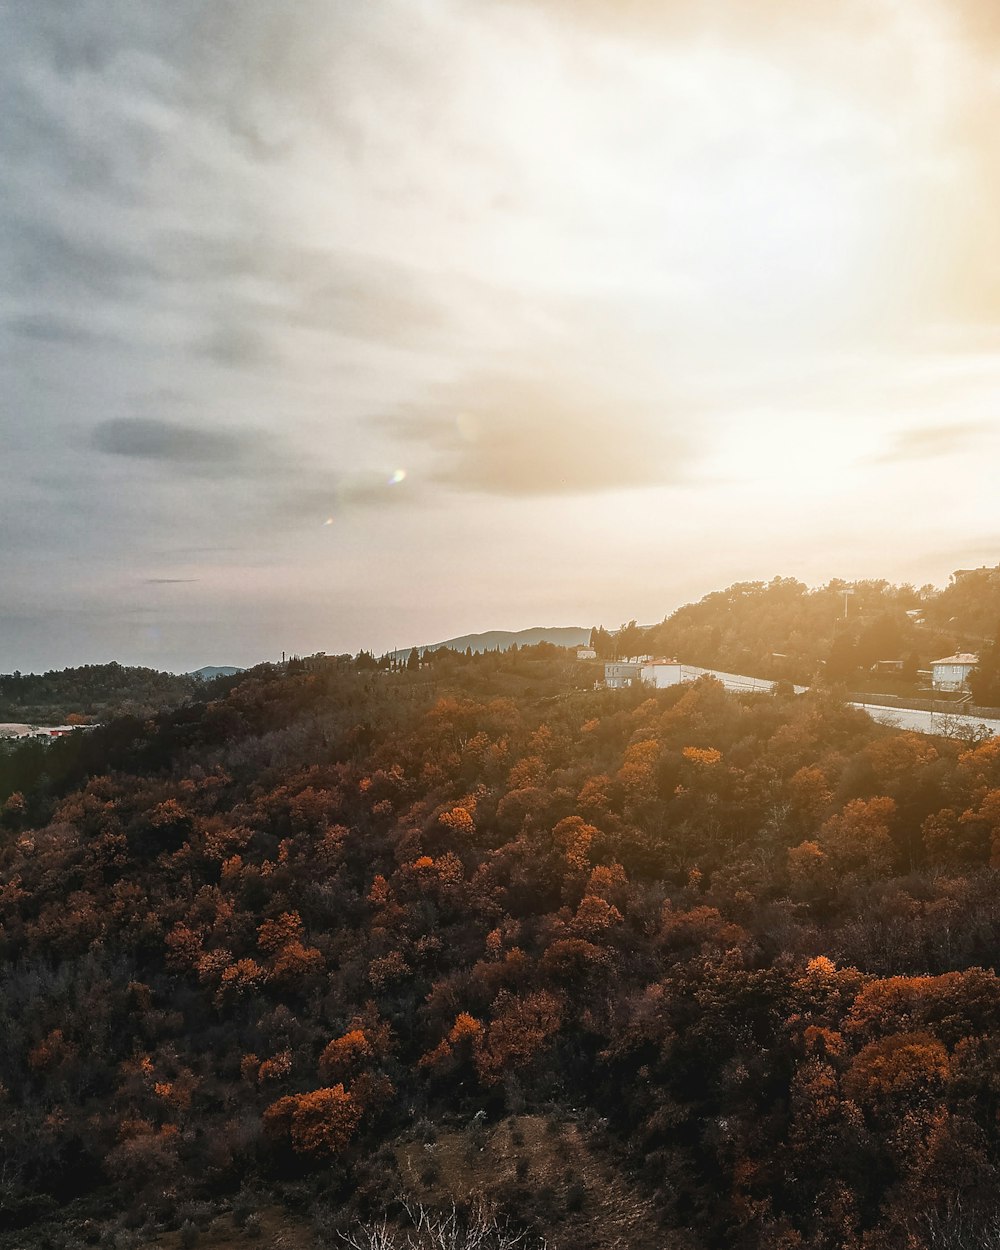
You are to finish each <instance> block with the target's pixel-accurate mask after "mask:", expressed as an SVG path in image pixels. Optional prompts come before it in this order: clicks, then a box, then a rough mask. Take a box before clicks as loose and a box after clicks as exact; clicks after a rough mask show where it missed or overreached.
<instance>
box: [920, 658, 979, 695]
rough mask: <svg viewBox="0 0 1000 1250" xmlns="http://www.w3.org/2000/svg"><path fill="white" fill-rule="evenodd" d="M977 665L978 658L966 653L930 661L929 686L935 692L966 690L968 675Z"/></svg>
mask: <svg viewBox="0 0 1000 1250" xmlns="http://www.w3.org/2000/svg"><path fill="white" fill-rule="evenodd" d="M978 663H979V656H978V655H972V654H970V653H969V652H967V651H962V652H959V654H958V655H946V656H945V657H944V659H943V660H932V661H931V685H932V686H933V687H934V689H935V690H968V688H969V674H970V673H971V672H972V670H973V669H974V668H975V667H976V665H977V664H978Z"/></svg>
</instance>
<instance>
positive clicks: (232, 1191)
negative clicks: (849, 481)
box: [0, 648, 1000, 1250]
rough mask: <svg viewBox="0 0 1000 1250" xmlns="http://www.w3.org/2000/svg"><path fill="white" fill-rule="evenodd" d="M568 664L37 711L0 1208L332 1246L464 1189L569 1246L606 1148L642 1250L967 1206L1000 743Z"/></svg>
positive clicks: (302, 678) (121, 1232) (149, 1239)
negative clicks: (620, 682) (58, 716)
mask: <svg viewBox="0 0 1000 1250" xmlns="http://www.w3.org/2000/svg"><path fill="white" fill-rule="evenodd" d="M583 667H584V666H582V665H579V664H577V663H576V662H575V661H574V660H572V659H569V658H566V657H564V656H562V655H560V654H558V653H556V654H553V652H552V651H551V650H549V649H547V648H538V649H537V650H535V651H532V650H531V649H528V650H522V651H519V652H517V653H511V654H509V655H507V656H497V655H495V654H489V655H483V656H481V657H478V658H472V659H467V658H465V657H459V656H457V655H452V654H447V655H446V656H443V657H441V658H437V657H435V659H434V661H433V662H432V663H431V664H430V665H428V666H426V667H425V668H423V669H420V670H418V671H415V672H414V671H403V672H399V673H392V674H383V673H372V672H370V671H369V670H365V671H352V670H351V669H349V668H347V667H337V668H334V669H330V670H325V671H319V672H308V673H303V674H299V675H294V676H288V675H282V674H281V673H279V672H277V671H276V670H274V669H268V668H262V669H260V670H256V671H254V672H251V673H250V674H248V675H247V677H246V678H245V679H244V680H243V681H242V682H240V683H239V684H238V685H236V686H235V687H234V688H232V689H231V690H230V691H229V692H228V693H227V694H226V695H225V696H224V697H222V698H218V699H212V700H207V701H203V702H200V703H193V704H191V705H189V706H185V707H183V708H180V709H178V710H176V711H172V712H166V713H163V714H161V715H159V716H157V717H155V718H146V719H139V718H134V719H130V720H125V721H120V722H116V723H114V724H112V725H109V726H106V727H102V728H99V729H97V730H95V731H94V732H93V733H92V734H90V735H86V736H84V737H83V739H82V740H80V741H74V740H73V739H65V740H60V741H57V742H55V743H53V744H52V745H51V746H50V747H47V748H45V751H46V756H45V766H44V775H41V774H39V775H38V776H37V780H35V781H33V780H32V778H31V776H27V777H26V779H25V782H24V788H23V790H22V792H21V793H20V794H16V795H13V796H11V797H10V798H9V799H8V800H7V802H6V803H5V804H4V805H3V809H2V820H3V827H4V835H3V839H2V843H0V880H2V882H3V883H4V884H3V888H2V889H0V1012H2V1014H3V1018H4V1020H5V1021H6V1022H7V1026H6V1027H5V1029H4V1031H3V1034H2V1036H0V1081H2V1088H3V1090H4V1119H3V1140H2V1143H0V1148H2V1151H3V1158H4V1170H3V1173H2V1186H0V1232H2V1230H3V1229H6V1230H7V1232H6V1234H5V1235H4V1236H3V1237H0V1244H3V1245H4V1246H6V1247H15V1246H16V1247H18V1248H19V1250H22V1248H24V1247H27V1246H31V1245H43V1244H45V1245H51V1244H53V1242H54V1239H57V1238H60V1239H62V1240H59V1241H55V1244H66V1245H70V1244H76V1241H73V1238H76V1239H77V1241H83V1240H91V1241H92V1240H94V1239H95V1238H96V1239H97V1240H99V1241H100V1240H102V1239H103V1241H104V1243H105V1244H109V1245H110V1244H118V1241H116V1239H120V1238H125V1237H127V1236H128V1235H129V1234H130V1230H131V1231H132V1232H134V1233H135V1236H136V1237H137V1238H138V1239H139V1242H140V1244H155V1238H156V1237H157V1236H158V1235H159V1233H158V1231H157V1230H160V1231H161V1232H162V1230H163V1228H164V1226H165V1225H170V1224H171V1223H173V1226H174V1227H175V1229H178V1226H179V1225H180V1224H181V1223H183V1222H184V1221H185V1220H187V1221H189V1222H190V1223H192V1224H195V1225H196V1226H197V1223H198V1221H203V1222H204V1221H210V1220H211V1218H212V1217H213V1216H217V1217H219V1219H220V1220H222V1223H221V1224H220V1225H219V1226H220V1228H221V1227H225V1228H227V1229H229V1228H231V1227H232V1224H231V1221H230V1213H231V1214H232V1216H233V1218H235V1216H236V1214H237V1208H238V1210H239V1212H240V1218H241V1219H243V1220H246V1219H248V1218H249V1213H252V1211H253V1209H254V1208H255V1207H259V1208H260V1210H261V1212H262V1218H264V1219H265V1220H266V1221H268V1227H269V1228H273V1227H274V1226H275V1225H274V1219H275V1217H274V1214H273V1213H274V1211H275V1209H276V1208H280V1207H281V1205H282V1204H284V1203H287V1204H288V1206H289V1209H290V1210H291V1211H293V1212H294V1213H295V1214H294V1221H295V1229H296V1231H295V1236H296V1238H300V1241H299V1242H297V1243H296V1244H302V1245H309V1244H310V1241H309V1238H312V1239H313V1241H312V1244H315V1245H316V1246H317V1247H318V1246H320V1245H329V1244H336V1243H335V1241H334V1235H335V1233H336V1231H337V1230H346V1229H349V1228H350V1227H352V1226H353V1225H354V1224H355V1222H356V1221H358V1220H362V1221H364V1220H370V1219H372V1218H375V1217H377V1216H378V1215H379V1213H380V1212H382V1211H386V1212H387V1213H388V1215H389V1216H390V1218H391V1219H395V1218H396V1215H397V1214H399V1211H400V1208H399V1207H398V1206H394V1205H393V1203H394V1199H395V1196H396V1195H397V1194H398V1195H402V1196H403V1197H406V1198H407V1200H408V1201H413V1200H424V1201H429V1202H433V1203H442V1202H443V1203H445V1204H447V1202H448V1199H449V1197H450V1196H451V1197H455V1198H456V1199H457V1200H459V1201H462V1200H464V1199H465V1197H467V1191H468V1187H469V1186H470V1185H471V1186H472V1187H473V1188H479V1189H480V1190H481V1191H484V1192H485V1193H486V1194H487V1196H491V1197H492V1198H493V1200H494V1201H497V1202H499V1203H500V1204H501V1214H502V1210H503V1206H504V1204H506V1206H507V1209H508V1211H509V1213H510V1215H511V1217H512V1218H514V1219H516V1220H518V1221H520V1223H521V1224H522V1225H525V1224H527V1225H528V1226H530V1228H532V1229H533V1230H534V1231H535V1232H536V1233H540V1234H546V1235H548V1237H549V1240H550V1245H551V1246H554V1247H556V1248H557V1250H569V1247H570V1246H573V1247H576V1248H580V1247H583V1246H586V1245H587V1244H588V1243H587V1241H586V1240H585V1239H584V1240H581V1238H582V1237H584V1234H585V1230H586V1228H587V1227H588V1222H587V1221H586V1220H574V1219H571V1218H570V1217H571V1216H572V1215H573V1212H574V1211H577V1212H579V1211H580V1210H583V1211H584V1212H587V1211H588V1210H589V1209H590V1208H589V1207H588V1204H590V1203H593V1204H594V1206H593V1213H594V1216H595V1219H598V1218H599V1220H600V1221H602V1223H600V1227H604V1226H605V1225H606V1224H608V1221H610V1220H611V1217H612V1213H610V1212H608V1211H607V1210H606V1209H605V1206H606V1204H604V1205H601V1204H599V1203H598V1200H597V1198H596V1196H595V1191H594V1188H593V1186H594V1185H595V1184H598V1180H599V1178H602V1177H603V1178H604V1179H603V1180H600V1185H601V1187H602V1188H604V1189H608V1188H609V1187H612V1188H614V1190H615V1192H620V1193H621V1194H622V1195H623V1200H624V1196H627V1200H628V1202H629V1204H630V1206H629V1212H630V1213H629V1215H628V1221H629V1222H628V1229H627V1236H628V1239H629V1240H628V1243H627V1244H628V1245H629V1246H630V1248H631V1250H645V1248H648V1250H654V1247H655V1248H657V1250H662V1247H663V1246H665V1245H671V1244H676V1245H677V1246H678V1247H681V1246H683V1247H684V1250H696V1248H698V1247H705V1248H709V1247H721V1246H727V1247H728V1246H732V1247H737V1248H738V1250H750V1247H760V1246H764V1245H771V1246H779V1245H785V1246H792V1245H799V1246H806V1245H808V1246H815V1247H819V1246H826V1245H835V1244H836V1245H844V1244H855V1245H859V1244H861V1241H862V1239H864V1244H865V1245H866V1247H872V1250H881V1248H883V1247H884V1248H886V1250H888V1248H889V1247H891V1246H896V1245H901V1244H906V1243H907V1241H908V1240H909V1242H910V1243H911V1244H919V1243H920V1241H921V1239H922V1240H923V1241H924V1242H926V1241H927V1240H928V1237H929V1235H930V1231H929V1230H932V1229H933V1228H934V1227H936V1226H937V1225H935V1221H939V1220H940V1219H942V1218H944V1217H945V1215H946V1214H947V1213H948V1212H949V1211H954V1210H955V1208H956V1204H957V1202H958V1199H959V1197H961V1202H962V1210H963V1211H964V1214H963V1216H962V1218H963V1220H965V1221H967V1222H968V1223H969V1227H970V1229H971V1230H972V1231H971V1232H970V1234H969V1236H970V1238H971V1240H970V1241H969V1244H982V1240H983V1236H982V1233H983V1228H985V1227H986V1222H987V1221H988V1220H990V1219H992V1218H993V1217H994V1216H995V1215H996V1214H997V1212H996V1203H995V1198H994V1195H995V1193H996V1180H997V1178H998V1176H1000V1137H998V1133H997V1127H996V1124H997V1121H996V1114H995V1109H996V1093H995V1069H996V1054H997V1053H1000V1006H998V1004H1000V980H998V979H997V977H996V975H995V974H994V973H993V972H992V971H982V968H983V967H986V968H988V967H989V966H990V965H991V964H992V963H993V962H994V961H995V952H996V950H997V948H998V944H1000V901H998V900H1000V893H998V891H997V888H996V871H995V869H994V868H993V867H992V863H993V862H994V859H993V857H995V856H996V854H997V847H998V845H1000V823H998V821H997V817H996V810H995V809H996V798H997V795H1000V746H998V745H997V744H995V743H988V744H985V745H982V746H978V747H977V746H969V745H964V744H959V743H951V742H948V741H945V740H937V741H935V740H930V739H925V738H918V737H915V736H914V735H907V734H897V733H893V732H892V731H890V730H887V729H884V728H880V727H878V726H876V725H875V724H873V723H872V722H871V721H869V720H868V719H867V718H866V717H865V716H864V715H863V714H861V713H855V712H852V711H851V710H849V709H846V708H844V707H843V706H842V705H841V704H839V703H838V702H837V701H836V700H832V699H830V698H829V697H827V696H824V695H822V694H817V693H811V694H807V695H803V696H799V697H794V696H790V695H788V694H785V693H780V692H779V693H777V694H774V695H757V696H739V697H738V696H731V695H727V694H726V693H725V692H724V691H723V690H721V689H720V688H719V687H718V686H717V685H716V684H715V683H713V682H712V681H710V680H708V681H702V682H700V683H698V684H696V685H694V686H690V687H678V688H674V689H672V690H665V691H659V692H649V691H646V690H638V689H637V690H625V691H603V690H592V689H585V688H578V686H577V684H576V683H577V682H578V681H579V680H580V670H581V669H582V668H583ZM512 1117H513V1118H512ZM523 1117H528V1118H527V1119H525V1118H523ZM549 1123H551V1124H553V1125H554V1126H555V1129H554V1131H556V1132H558V1131H559V1125H560V1124H562V1125H567V1126H569V1127H568V1128H566V1129H565V1130H563V1131H564V1132H565V1133H566V1135H567V1140H573V1141H577V1142H578V1143H579V1145H578V1147H577V1148H576V1149H574V1151H573V1152H572V1153H567V1154H565V1167H564V1171H563V1172H562V1173H561V1174H560V1173H559V1172H558V1171H556V1170H555V1164H554V1162H553V1152H551V1151H544V1150H542V1149H541V1148H540V1147H539V1145H538V1141H537V1136H538V1134H539V1133H542V1134H543V1135H544V1134H547V1133H548V1131H549V1130H548V1128H547V1127H546V1125H547V1124H549ZM438 1143H440V1145H439V1144H438ZM436 1152H439V1153H440V1156H441V1158H440V1162H438V1161H437V1160H436ZM498 1152H499V1153H498ZM517 1152H520V1154H518V1153H517ZM501 1156H502V1158H501ZM486 1160H493V1163H492V1164H491V1165H490V1166H489V1167H487V1166H484V1162H483V1161H486ZM522 1160H523V1161H522ZM418 1161H419V1162H418ZM511 1168H512V1176H511V1171H510V1169H511ZM533 1168H535V1169H537V1174H534V1173H533V1172H532V1169H533ZM414 1171H415V1172H416V1175H415V1176H414V1175H413V1173H414ZM594 1178H598V1180H595V1179H594ZM616 1178H617V1179H616ZM500 1180H502V1182H503V1183H502V1184H498V1181H500ZM458 1186H461V1187H462V1192H456V1187H458ZM624 1214H625V1212H624V1211H623V1212H622V1215H623V1216H624ZM223 1216H225V1219H223V1218H222V1217H223ZM85 1220H89V1221H90V1224H89V1225H87V1227H86V1228H85V1227H84V1223H83V1221H85ZM977 1222H978V1223H977ZM597 1226H598V1225H596V1224H595V1225H594V1227H597ZM608 1226H610V1225H608ZM622 1227H623V1228H624V1225H622ZM310 1229H313V1230H315V1231H314V1232H310ZM320 1230H323V1231H322V1233H321V1231H320ZM581 1230H583V1231H581ZM977 1230H978V1231H977ZM177 1235H178V1236H180V1235H181V1233H180V1231H179V1229H178V1234H177ZM183 1235H184V1236H185V1237H187V1243H188V1244H194V1243H193V1242H192V1240H191V1238H192V1237H196V1235H197V1227H195V1229H194V1232H188V1233H185V1234H183ZM595 1235H596V1234H595ZM623 1235H624V1234H623ZM227 1236H228V1234H227ZM324 1238H325V1240H324ZM67 1239H69V1240H67ZM121 1244H125V1242H124V1241H122V1243H121ZM592 1244H593V1250H597V1245H596V1243H592Z"/></svg>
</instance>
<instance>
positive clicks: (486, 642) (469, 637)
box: [392, 625, 590, 660]
mask: <svg viewBox="0 0 1000 1250" xmlns="http://www.w3.org/2000/svg"><path fill="white" fill-rule="evenodd" d="M589 641H590V630H589V629H582V628H580V627H579V626H575V625H558V626H554V627H553V628H551V629H545V628H540V627H536V628H534V629H519V630H508V629H491V630H487V632H486V633H482V634H463V635H462V636H461V637H460V638H449V639H447V640H446V641H445V642H433V643H431V644H430V645H428V646H420V647H417V651H418V652H419V653H420V654H421V655H423V654H424V653H425V652H428V651H439V650H441V648H442V647H447V648H448V649H449V650H451V651H467V650H468V651H472V652H473V654H475V655H479V654H481V653H482V652H483V651H508V650H509V649H510V648H511V647H515V646H516V647H536V646H538V644H539V643H540V642H547V643H550V644H551V645H552V646H555V647H582V646H586V644H587V643H588V642H589ZM412 649H413V648H411V647H405V648H404V649H403V650H401V651H394V652H392V655H393V657H394V658H396V659H402V660H405V659H406V658H407V657H408V656H409V654H410V651H411V650H412Z"/></svg>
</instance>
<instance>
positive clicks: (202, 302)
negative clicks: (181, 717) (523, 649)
mask: <svg viewBox="0 0 1000 1250" xmlns="http://www.w3.org/2000/svg"><path fill="white" fill-rule="evenodd" d="M0 46H2V47H3V48H4V57H3V58H2V61H0V170H2V175H0V177H2V187H3V194H2V195H0V369H2V379H3V385H2V391H0V670H3V671H11V670H14V669H19V670H21V671H25V672H27V671H41V670H44V669H48V668H59V667H62V666H64V665H70V664H79V663H93V662H103V661H107V660H111V659H117V660H120V661H121V662H123V663H129V664H144V665H150V666H152V667H156V668H166V669H172V670H175V671H184V670H187V669H191V668H194V667H198V666H200V665H203V664H238V665H248V664H252V663H255V662H257V661H259V660H262V659H274V658H277V657H278V656H279V655H280V653H281V652H282V651H287V652H298V653H300V654H306V653H310V652H314V651H319V650H322V651H326V652H329V653H340V652H344V651H351V652H354V651H357V650H358V649H360V648H362V647H365V648H370V649H372V650H374V651H376V652H381V651H384V650H388V649H394V648H397V647H400V648H401V647H406V646H411V645H413V644H416V643H428V642H433V641H437V640H439V639H442V638H447V637H450V636H455V635H460V634H464V633H467V632H471V631H475V630H485V629H519V628H525V627H528V626H535V625H571V624H572V625H583V626H589V625H592V624H597V623H601V624H604V625H606V626H609V627H614V626H616V625H618V624H619V623H621V622H622V621H624V620H628V619H632V618H635V619H638V620H639V621H640V622H642V623H650V622H653V621H657V620H660V619H662V618H663V617H664V616H665V615H666V614H668V613H669V612H670V611H672V610H673V609H674V608H675V607H677V606H679V605H680V604H682V603H684V602H686V601H689V600H691V599H695V598H699V597H700V596H701V595H703V594H705V593H708V592H709V591H711V590H713V589H717V588H720V587H722V586H725V585H728V584H729V583H731V582H734V581H745V580H756V579H769V578H771V577H773V576H776V575H781V576H795V577H798V578H801V579H802V580H803V581H805V582H807V583H808V584H811V585H815V584H822V583H823V582H826V581H827V580H829V579H830V578H833V577H844V578H856V577H887V578H889V579H890V580H893V581H901V582H912V583H914V584H915V585H921V584H923V583H926V582H934V583H936V584H939V585H940V584H944V583H946V582H947V579H948V576H949V574H950V572H951V571H952V570H953V569H956V568H960V567H970V566H976V565H980V564H995V563H997V562H998V561H1000V504H998V491H997V468H998V465H1000V411H998V408H1000V211H998V204H1000V126H998V125H997V118H998V117H1000V68H998V67H1000V6H998V5H997V4H996V2H995V0H838V2H837V4H821V3H818V0H669V2H667V0H661V2H659V3H654V2H653V0H368V2H367V3H363V4H362V3H358V2H357V0H283V3H281V4H277V3H274V0H207V2H206V0H171V3H170V4H163V3H160V2H158V0H75V2H74V3H65V2H62V0H58V2H55V3H50V4H30V3H24V2H22V0H0Z"/></svg>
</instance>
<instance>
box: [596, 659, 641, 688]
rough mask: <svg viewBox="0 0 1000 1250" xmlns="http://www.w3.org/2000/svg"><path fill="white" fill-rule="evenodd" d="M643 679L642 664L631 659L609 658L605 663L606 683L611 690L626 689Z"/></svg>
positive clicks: (636, 684)
mask: <svg viewBox="0 0 1000 1250" xmlns="http://www.w3.org/2000/svg"><path fill="white" fill-rule="evenodd" d="M640 681H642V665H641V664H639V663H636V662H634V661H631V660H609V661H608V662H607V663H606V664H605V665H604V684H605V686H607V688H608V689H609V690H624V689H625V688H626V687H627V686H638V684H639V682H640Z"/></svg>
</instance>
